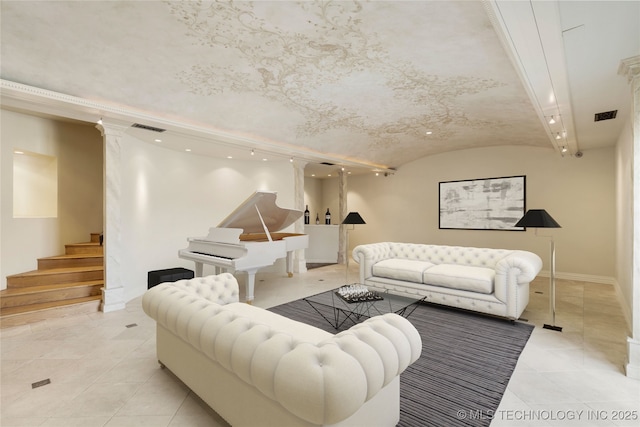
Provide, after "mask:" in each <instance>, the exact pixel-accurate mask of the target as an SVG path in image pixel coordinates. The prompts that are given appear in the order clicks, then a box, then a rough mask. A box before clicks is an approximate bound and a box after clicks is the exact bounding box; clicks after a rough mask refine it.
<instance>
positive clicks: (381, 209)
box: [348, 147, 616, 283]
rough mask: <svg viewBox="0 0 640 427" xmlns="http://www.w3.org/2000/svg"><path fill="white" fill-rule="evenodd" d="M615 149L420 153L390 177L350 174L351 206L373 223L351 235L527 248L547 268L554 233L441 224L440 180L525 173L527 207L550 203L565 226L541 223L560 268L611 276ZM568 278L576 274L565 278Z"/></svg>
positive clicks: (359, 239) (364, 239)
mask: <svg viewBox="0 0 640 427" xmlns="http://www.w3.org/2000/svg"><path fill="white" fill-rule="evenodd" d="M614 164H615V162H614V149H613V148H609V149H599V150H591V151H587V152H585V153H584V157H583V158H581V159H577V158H573V157H566V158H563V157H561V156H560V155H559V154H557V153H556V152H554V151H553V150H550V149H541V148H532V147H492V148H482V149H471V150H464V151H456V152H450V153H445V154H440V155H435V156H430V157H426V158H422V159H418V160H416V161H414V162H412V163H409V164H406V165H404V166H402V167H400V168H399V169H398V171H397V173H395V175H391V176H388V177H384V176H379V177H375V176H372V175H366V176H353V177H349V181H348V183H349V185H348V187H349V191H348V203H349V210H358V211H359V212H360V213H361V215H362V216H363V218H364V220H365V221H366V222H367V224H366V225H363V226H360V227H356V229H355V230H354V231H352V232H351V234H350V240H349V243H350V246H351V248H350V250H351V249H352V248H353V247H354V246H355V245H358V244H361V243H369V242H376V241H404V242H424V243H433V244H447V245H462V246H465V245H466V246H479V247H491V248H506V249H524V250H530V251H532V252H535V253H537V254H538V255H540V257H541V258H542V259H543V261H544V267H543V269H545V270H548V268H549V267H548V259H549V239H548V238H544V237H536V236H535V230H534V229H529V230H527V231H526V232H516V231H489V230H481V231H470V230H440V229H439V228H438V210H439V206H438V205H439V196H438V187H439V185H438V184H439V182H441V181H455V180H464V179H477V178H492V177H500V176H515V175H526V187H527V188H526V206H527V208H528V209H534V208H542V209H546V210H547V211H548V212H549V213H550V214H551V215H552V216H553V217H554V218H555V219H556V221H558V222H559V223H560V225H561V226H562V228H561V229H553V230H548V231H545V230H539V231H538V233H539V234H540V235H553V236H554V239H555V242H556V262H557V264H556V270H557V272H558V275H559V276H561V275H562V274H564V275H565V277H567V276H571V277H573V278H576V279H579V278H582V277H583V276H589V279H590V280H594V281H602V282H604V283H612V282H613V281H614V277H615V261H614V260H615V254H614V252H615V223H616V215H615V210H616V209H615V173H614V169H615V166H614ZM567 278H570V277H567Z"/></svg>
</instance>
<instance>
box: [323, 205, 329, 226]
mask: <svg viewBox="0 0 640 427" xmlns="http://www.w3.org/2000/svg"><path fill="white" fill-rule="evenodd" d="M324 223H325V224H327V225H329V224H331V212H329V208H327V213H326V214H324Z"/></svg>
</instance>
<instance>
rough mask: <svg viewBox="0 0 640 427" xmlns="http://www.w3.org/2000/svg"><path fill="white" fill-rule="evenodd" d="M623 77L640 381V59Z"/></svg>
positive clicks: (630, 361)
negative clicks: (628, 94) (628, 122)
mask: <svg viewBox="0 0 640 427" xmlns="http://www.w3.org/2000/svg"><path fill="white" fill-rule="evenodd" d="M619 74H622V75H624V76H626V77H627V79H628V80H629V83H630V84H631V97H632V99H631V121H632V130H631V136H632V138H633V143H632V148H631V152H632V156H633V159H632V161H631V174H632V188H633V190H632V191H633V201H632V210H633V218H632V229H633V233H632V236H633V237H632V239H633V242H632V244H631V251H632V253H631V259H632V261H631V264H632V272H631V281H632V283H631V301H632V302H631V304H632V306H631V310H632V311H631V319H632V320H631V322H632V324H631V336H630V337H628V338H627V365H626V373H627V376H628V377H631V378H635V379H640V56H634V57H632V58H628V59H625V60H623V61H622V62H621V64H620V69H619Z"/></svg>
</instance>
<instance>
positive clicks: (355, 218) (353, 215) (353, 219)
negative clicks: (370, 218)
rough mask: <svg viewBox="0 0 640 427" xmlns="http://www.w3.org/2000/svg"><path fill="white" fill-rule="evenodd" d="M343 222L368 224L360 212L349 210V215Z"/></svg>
mask: <svg viewBox="0 0 640 427" xmlns="http://www.w3.org/2000/svg"><path fill="white" fill-rule="evenodd" d="M342 223H343V224H366V222H364V219H362V217H361V216H360V214H359V213H358V212H349V215H347V216H346V218H345V219H344V221H342Z"/></svg>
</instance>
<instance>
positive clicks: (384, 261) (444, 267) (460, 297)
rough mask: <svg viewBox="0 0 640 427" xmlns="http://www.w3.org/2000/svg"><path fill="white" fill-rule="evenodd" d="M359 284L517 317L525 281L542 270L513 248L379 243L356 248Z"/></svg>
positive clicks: (526, 296) (521, 308)
mask: <svg viewBox="0 0 640 427" xmlns="http://www.w3.org/2000/svg"><path fill="white" fill-rule="evenodd" d="M353 259H354V260H355V261H356V262H358V263H359V264H360V283H361V284H364V285H367V286H368V287H369V288H374V289H379V290H387V291H389V292H392V293H400V294H410V295H420V296H426V297H427V301H429V302H433V303H437V304H443V305H448V306H452V307H458V308H463V309H467V310H473V311H478V312H481V313H486V314H492V315H496V316H501V317H506V318H509V319H518V318H519V317H520V315H521V314H522V312H523V311H524V309H525V308H526V306H527V304H528V303H529V283H530V282H531V281H532V280H533V279H534V278H535V277H536V275H537V274H538V273H539V272H540V269H541V268H542V260H541V259H540V257H539V256H538V255H536V254H534V253H531V252H527V251H518V250H505V249H487V248H473V247H460V246H439V245H424V244H416V243H395V242H382V243H371V244H366V245H360V246H356V247H355V248H354V249H353Z"/></svg>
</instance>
